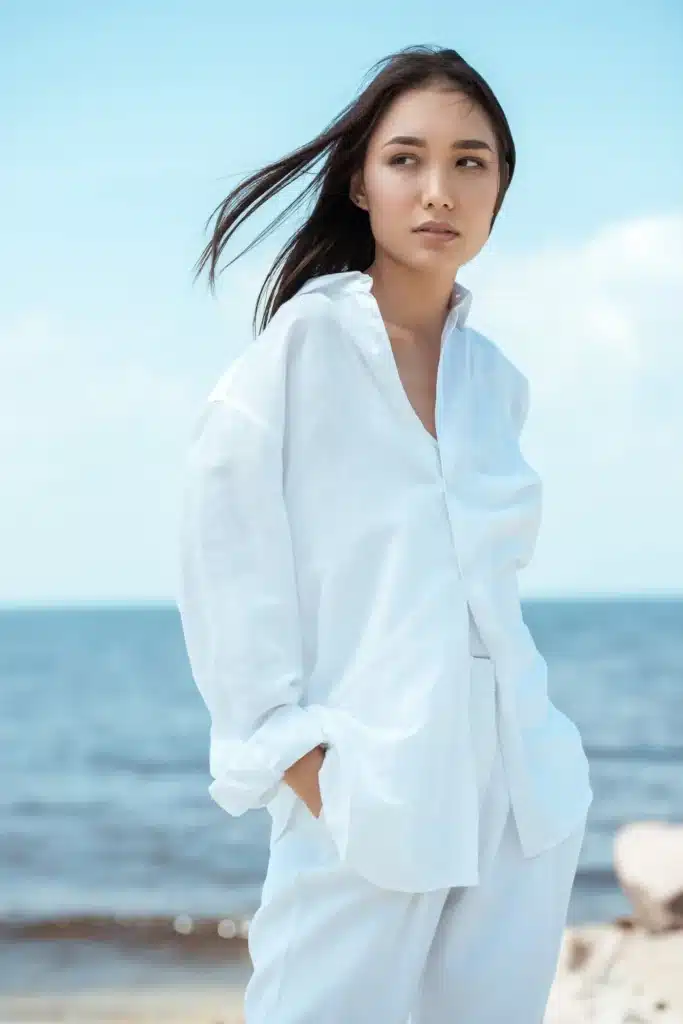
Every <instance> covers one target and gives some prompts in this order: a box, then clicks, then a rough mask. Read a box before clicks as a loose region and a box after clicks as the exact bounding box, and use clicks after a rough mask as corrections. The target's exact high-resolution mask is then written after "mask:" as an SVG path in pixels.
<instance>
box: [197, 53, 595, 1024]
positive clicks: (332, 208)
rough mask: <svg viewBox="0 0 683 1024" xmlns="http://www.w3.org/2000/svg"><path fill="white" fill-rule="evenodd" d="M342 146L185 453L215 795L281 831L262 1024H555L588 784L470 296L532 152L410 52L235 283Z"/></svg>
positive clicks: (447, 73) (460, 83) (515, 390)
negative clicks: (254, 329) (519, 147)
mask: <svg viewBox="0 0 683 1024" xmlns="http://www.w3.org/2000/svg"><path fill="white" fill-rule="evenodd" d="M319 157H322V158H323V163H322V166H321V168H320V170H319V171H318V172H317V175H316V177H315V178H314V180H313V181H312V182H311V184H310V185H309V186H308V188H307V189H306V190H305V192H304V196H306V195H308V194H309V193H312V192H314V191H315V193H316V199H315V203H314V204H313V207H312V211H311V213H310V215H309V216H308V217H307V218H306V219H305V220H304V222H303V224H302V226H301V227H300V228H299V230H298V231H297V232H296V234H295V235H294V236H293V237H292V239H291V241H290V242H289V244H288V245H287V247H286V248H285V249H284V251H283V252H282V254H281V256H280V258H279V259H278V260H277V262H276V264H275V266H274V267H273V270H272V271H271V274H270V275H269V278H268V279H267V281H266V284H265V285H264V288H265V287H266V286H267V284H268V281H269V280H270V279H271V278H272V277H273V275H275V274H276V273H277V280H276V282H275V285H274V287H273V290H272V292H271V294H270V297H269V300H268V303H267V307H266V312H265V315H264V317H263V321H262V324H261V327H262V331H261V333H260V334H259V336H258V337H257V338H256V339H255V340H254V341H253V342H252V343H251V344H250V345H248V346H247V347H246V349H245V351H244V352H243V353H242V354H241V355H240V356H239V357H238V358H237V359H236V360H235V361H234V362H233V363H232V364H231V366H230V367H229V368H228V369H227V370H226V371H225V372H224V373H223V374H222V376H221V377H220V379H219V380H218V382H217V383H216V386H215V388H214V389H213V391H212V392H211V394H210V396H209V400H208V401H207V403H206V405H205V408H204V409H203V411H202V414H201V416H200V417H199V421H198V423H197V426H196V431H195V434H194V436H193V438H192V442H191V448H190V453H189V458H188V463H187V475H186V491H185V499H184V512H183V525H182V560H181V561H182V565H181V574H180V587H179V594H178V603H179V609H180V612H181V617H182V623H183V629H184V633H185V639H186V644H187V649H188V654H189V658H190V661H191V666H192V670H193V674H194V678H195V680H196V683H197V685H198V687H199V690H200V691H201V693H202V695H203V697H204V700H205V701H206V704H207V706H208V708H209V711H210V713H211V742H210V769H211V774H212V776H213V779H214V781H213V782H212V784H211V786H210V792H211V794H212V796H213V798H214V799H215V800H216V801H217V803H218V804H220V805H221V806H222V807H223V808H224V809H225V810H226V811H227V812H228V813H230V814H233V815H239V814H242V813H243V812H245V811H247V810H249V809H252V808H256V807H267V808H268V810H269V811H270V813H271V815H272V819H273V821H272V832H271V840H270V858H269V864H268V871H267V876H266V879H265V882H264V886H263V892H262V898H261V904H260V906H259V908H258V910H257V912H256V914H255V916H254V918H253V921H252V924H251V928H250V932H249V949H250V954H251V958H252V963H253V972H252V976H251V978H250V981H249V984H248V986H247V990H246V994H245V1012H246V1022H247V1024H314V1022H315V1024H323V1022H324V1024H360V1022H365V1021H367V1022H368V1024H369V1022H373V1024H380V1022H381V1024H406V1022H407V1021H408V1020H410V1022H411V1024H446V1022H448V1024H450V1022H452V1021H455V1020H457V1021H458V1024H502V1022H505V1024H538V1022H540V1021H541V1019H542V1017H543V1013H544V1008H545V1005H546V1001H547V997H548V993H549V989H550V985H551V983H552V980H553V976H554V973H555V969H556V964H557V957H558V953H559V947H560V941H561V938H562V932H563V928H564V924H565V921H566V913H567V906H568V902H569V897H570V892H571V887H572V882H573V878H574V875H575V871H576V866H577V861H578V856H579V852H580V848H581V844H582V840H583V835H584V829H585V821H586V814H587V811H588V808H589V805H590V803H591V800H592V791H591V787H590V781H589V771H588V764H587V760H586V757H585V753H584V750H583V746H582V743H581V739H580V736H579V733H578V731H577V729H576V727H575V725H574V724H573V722H571V721H570V720H569V719H568V718H567V717H566V716H565V715H563V714H562V713H561V712H560V711H559V710H558V709H557V708H555V706H554V705H553V704H552V702H551V701H550V700H549V698H548V693H547V685H546V684H547V672H546V663H545V661H544V659H543V658H542V656H541V655H540V653H539V652H538V650H537V649H536V647H535V645H534V642H533V640H532V637H531V635H530V633H529V630H528V629H527V627H526V625H525V622H524V619H523V617H522V613H521V609H520V601H519V593H518V587H517V571H518V570H519V569H520V568H521V567H522V566H524V565H526V564H527V562H528V561H529V559H530V558H531V554H532V551H533V547H534V543H535V539H536V534H537V530H538V525H539V520H540V502H541V482H540V480H539V477H538V475H537V473H536V472H535V471H534V470H533V469H532V468H531V467H530V466H529V464H528V463H527V462H526V461H525V459H524V457H523V455H522V453H521V451H520V447H519V440H518V439H519V434H520V431H521V429H522V425H523V423H524V420H525V417H526V414H527V409H528V382H527V378H526V377H525V376H524V374H523V373H522V372H521V371H520V370H518V369H517V368H516V367H515V366H514V365H513V363H512V362H510V361H509V360H508V359H507V358H506V357H505V356H504V355H503V353H502V352H501V350H500V349H499V348H498V347H497V346H496V345H495V344H494V342H492V341H491V340H489V339H488V338H486V337H485V336H484V335H482V334H481V333H479V332H478V331H476V330H474V329H473V327H472V326H471V324H469V323H468V322H467V321H468V316H469V312H470V306H471V302H472V294H471V292H469V291H468V289H467V288H465V287H464V286H463V285H462V284H460V283H459V282H456V280H455V278H456V274H457V273H458V272H459V270H460V268H461V267H462V266H463V265H464V264H466V263H467V262H468V261H469V260H471V259H472V258H473V257H474V256H475V255H476V254H477V253H478V252H479V251H480V249H481V248H482V246H483V245H484V243H485V242H486V240H487V238H488V236H489V233H490V230H491V227H492V225H493V223H494V221H495V218H496V216H497V214H498V211H499V210H500V207H501V203H502V201H503V198H504V196H505V193H506V191H507V189H508V187H509V184H510V181H511V178H512V175H513V171H514V166H515V149H514V143H513V140H512V137H511V134H510V130H509V126H508V123H507V120H506V118H505V115H504V113H503V111H502V109H501V107H500V105H499V103H498V101H497V100H496V98H495V97H494V95H493V93H492V92H491V90H490V88H489V87H488V85H487V84H486V82H484V80H483V79H482V78H481V76H480V75H479V74H477V72H476V71H474V70H473V69H472V68H471V67H470V66H469V65H468V64H467V63H466V62H465V61H464V60H463V58H462V57H461V56H460V55H459V54H457V53H456V52H455V51H453V50H450V49H441V48H437V47H426V46H418V47H410V48H408V49H405V50H403V51H400V52H399V53H397V54H394V55H392V56H390V57H389V58H386V59H385V61H383V62H382V65H381V66H380V68H379V69H378V70H376V74H375V76H374V77H373V79H372V80H371V82H370V84H369V85H368V86H367V88H366V89H365V90H364V91H363V92H362V94H361V95H360V96H359V97H358V98H357V99H356V100H354V102H353V103H351V104H350V105H349V106H348V107H347V108H346V110H344V111H343V112H342V114H341V115H340V116H339V117H338V118H337V119H336V120H335V121H334V122H333V123H332V124H331V126H330V127H329V128H328V129H327V130H326V131H324V132H323V133H322V134H321V135H319V136H318V137H317V138H316V139H314V140H313V142H311V143H309V144H308V145H306V146H304V147H302V148H301V149H299V150H297V151H296V152H294V153H293V154H291V155H290V156H288V157H286V158H284V159H282V160H281V161H278V162H277V163H275V164H272V165H271V166H268V167H266V168H264V169H263V170H261V171H259V172H258V173H257V174H255V175H253V176H252V177H251V178H249V179H248V180H247V181H246V182H244V183H243V184H242V185H241V186H240V187H239V188H237V189H236V190H235V191H234V192H233V193H232V194H231V195H230V196H228V198H227V199H226V200H225V202H224V203H223V204H222V206H221V207H220V208H219V215H218V217H217V222H216V226H215V230H214V232H213V237H212V239H211V241H210V243H209V245H207V247H206V249H205V250H204V252H203V254H202V257H201V259H200V261H199V264H198V272H199V271H201V270H202V269H203V267H204V266H206V265H207V264H208V265H209V268H210V270H209V279H210V282H211V285H212V287H213V286H214V284H215V267H216V264H217V261H218V258H219V256H220V253H221V251H222V249H223V247H224V246H225V243H226V241H227V240H228V239H229V238H230V236H231V234H232V232H233V231H234V229H235V228H236V226H237V225H238V223H239V222H241V221H242V220H243V218H244V217H245V216H247V215H248V214H249V213H251V212H252V211H253V210H255V209H256V208H257V207H258V206H259V205H260V204H261V202H262V201H263V200H265V199H267V198H270V197H271V196H273V195H275V194H276V193H277V192H279V191H280V190H281V189H282V188H283V187H284V186H285V185H286V184H288V183H289V182H291V181H292V180H294V179H296V178H297V177H298V176H299V175H301V174H302V173H304V171H305V170H306V168H308V167H309V165H311V164H312V163H313V162H315V161H316V160H317V159H318V158H319ZM299 201H300V200H296V201H295V204H293V205H296V203H297V202H299ZM262 295H263V291H262V292H261V295H260V296H259V300H260V299H261V297H262Z"/></svg>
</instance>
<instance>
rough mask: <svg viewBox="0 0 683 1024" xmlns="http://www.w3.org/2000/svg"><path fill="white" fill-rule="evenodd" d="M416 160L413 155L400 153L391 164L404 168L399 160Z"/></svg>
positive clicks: (393, 158) (392, 159)
mask: <svg viewBox="0 0 683 1024" xmlns="http://www.w3.org/2000/svg"><path fill="white" fill-rule="evenodd" d="M414 159H415V158H414V157H413V155H412V154H411V153H399V154H398V155H397V156H393V157H392V158H391V160H390V161H389V164H390V165H393V164H396V165H398V166H404V165H400V164H399V163H398V162H399V160H414Z"/></svg>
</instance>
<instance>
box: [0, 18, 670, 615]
mask: <svg viewBox="0 0 683 1024" xmlns="http://www.w3.org/2000/svg"><path fill="white" fill-rule="evenodd" d="M415 43H436V44H439V45H446V46H451V47H453V48H454V49H456V50H458V51H459V52H460V53H461V54H462V55H463V56H464V57H465V58H466V59H467V60H468V61H469V62H470V63H471V64H473V65H474V67H476V68H477V70H478V71H479V72H480V73H481V74H482V75H483V76H484V77H485V78H486V79H487V81H488V82H489V84H490V85H491V87H492V88H493V90H494V92H495V93H496V95H497V97H498V98H499V100H500V102H501V104H502V106H503V108H504V109H505V112H506V114H507V117H508V120H509V122H510V125H511V128H512V132H513V136H514V139H515V144H516V147H517V159H518V162H517V168H516V171H515V177H514V180H513V182H512V186H511V189H510V191H509V193H508V195H507V197H506V199H505V202H504V204H503V208H502V211H501V213H500V215H499V217H498V219H497V221H496V224H495V226H494V229H493V232H492V235H491V237H490V239H489V241H488V242H487V244H486V246H485V247H484V249H483V250H482V251H481V253H480V254H479V255H478V256H477V257H475V259H474V260H473V261H472V262H471V263H469V264H467V265H466V266H464V267H462V268H461V270H460V271H459V272H458V279H459V280H460V281H462V283H463V284H465V285H466V286H467V287H468V288H470V290H471V291H472V293H473V303H472V308H471V312H470V323H471V325H472V326H473V327H475V328H477V329H478V330H480V331H483V332H484V333H485V334H487V335H488V336H490V337H491V338H492V339H493V340H494V341H495V342H496V343H497V344H498V345H499V346H500V347H501V348H502V349H503V351H504V352H505V353H506V354H507V355H508V356H509V357H510V358H512V359H513V361H515V362H516V363H517V365H519V367H520V368H521V369H522V370H523V371H524V372H525V373H526V374H527V376H528V377H529V379H530V384H531V408H530V413H529V419H528V422H527V426H526V429H525V433H524V440H523V447H524V451H525V454H526V457H527V458H528V460H529V461H530V462H532V464H533V465H534V466H535V467H536V469H537V470H538V471H539V472H540V473H541V475H542V477H543V480H544V512H543V523H542V527H541V532H540V535H539V540H538V544H537V548H536V554H535V557H534V559H533V561H532V563H531V565H530V566H529V567H528V568H526V569H525V570H523V572H522V573H521V574H520V589H521V591H522V595H523V596H525V597H574V596H576V597H580V596H589V595H619V596H622V595H623V596H629V595H638V594H667V593H681V592H682V591H683V536H682V533H683V530H682V528H681V524H683V458H682V456H683V401H682V398H683V390H682V381H683V313H682V310H681V306H682V304H681V296H682V295H683V175H682V173H681V168H682V167H683V137H682V135H681V132H680V130H679V129H678V128H677V127H676V126H677V124H680V104H681V100H682V99H683V62H681V60H680V52H681V46H682V44H683V7H682V6H681V5H680V3H678V0H666V2H665V0H652V2H650V3H648V5H647V6H646V5H644V4H639V3H633V2H631V3H628V2H627V3H624V2H623V0H620V2H617V0H605V2H600V0H593V2H590V3H588V2H585V0H571V2H568V0H554V2H553V3H552V4H548V3H543V2H540V0H539V2H536V3H532V2H528V0H520V2H517V3H515V4H507V3H504V2H503V0H499V2H497V3H492V2H490V0H481V2H477V3H476V4H472V3H469V4H458V3H453V2H449V3H445V2H441V0H431V2H430V0H421V2H420V3H419V4H398V5H397V4H396V3H395V0H391V2H390V0H375V2H373V3H372V4H368V3H366V4H361V3H358V2H357V0H347V2H345V3H344V4H343V5H339V6H338V7H334V6H332V5H327V4H320V3H316V4H313V3H311V2H302V3H297V2H294V3H292V4H282V3H275V2H273V0H261V2H260V3H258V4H251V5H250V4H246V5H242V4H241V5H237V4H227V3H225V2H224V0H223V2H214V0H204V2H202V3H199V4H197V3H196V2H194V3H190V2H189V0H187V2H185V0H183V2H180V0H179V2H171V0H167V2H163V3H162V2H159V0H146V2H145V3H139V0H136V2H126V0H118V2H116V3H112V4H93V3H90V2H88V3H86V2H81V0H79V2H76V0H73V2H69V0H61V2H48V0H5V2H2V3H0V148H1V150H2V152H3V154H4V156H3V159H2V161H0V197H1V198H0V209H1V211H2V216H1V223H2V230H1V231H0V280H1V281H2V287H0V466H1V467H2V489H1V491H0V494H1V497H2V501H1V502H0V538H1V539H0V603H1V604H2V605H3V606H12V605H51V604H60V605H63V604H87V603H110V602H111V603H119V602H135V603H144V602H156V601H162V602H163V601H173V599H174V593H175V587H176V580H177V547H178V524H179V513H180V494H181V487H182V467H183V459H184V455H185V450H186V446H187V443H188V438H189V433H190V430H191V427H192V424H193V421H194V419H195V417H196V416H197V414H198V412H199V410H200V408H201V406H202V404H203V402H204V401H205V399H206V396H207V395H208V393H209V391H210V390H211V388H212V387H213V384H214V382H215V381H216V380H217V379H218V377H219V376H220V374H221V373H222V372H223V369H224V368H225V367H226V366H227V365H228V364H229V362H230V361H231V360H232V358H234V356H235V355H237V354H238V352H239V351H240V350H241V349H242V347H243V346H244V345H245V344H247V343H248V341H249V339H250V338H251V319H252V314H253V310H254V302H255V299H256V295H257V293H258V290H259V288H260V285H261V283H262V281H263V278H264V276H265V274H266V272H267V269H268V267H269V265H270V263H271V262H272V260H273V259H274V256H275V254H276V253H277V251H278V250H279V249H280V247H281V245H282V244H284V241H285V240H286V238H287V237H288V235H289V234H290V233H291V231H292V230H293V229H294V224H293V223H291V222H290V224H289V226H287V225H286V226H285V228H284V229H281V230H279V231H278V232H276V233H275V234H273V235H272V236H270V237H269V238H268V239H267V240H266V241H264V242H263V243H261V244H260V245H259V246H258V247H257V248H256V249H255V250H252V251H251V252H250V253H249V254H248V255H247V256H245V257H243V258H241V259H239V260H238V261H237V262H236V263H235V264H233V265H232V266H231V267H229V268H228V269H227V270H226V271H225V272H224V273H223V274H222V275H221V277H220V278H219V282H218V288H217V293H216V297H215V298H214V297H213V296H212V295H211V294H210V292H209V289H208V285H207V282H206V278H205V277H203V278H200V280H199V281H197V282H194V281H193V271H192V268H193V266H194V263H195V260H196V259H197V257H198V256H199V253H200V251H201V249H202V248H203V246H204V245H205V244H206V242H207V241H208V230H207V227H206V223H207V220H208V218H209V217H210V216H211V214H212V212H213V210H214V209H215V207H216V206H217V205H218V204H219V203H220V201H221V200H222V199H223V198H224V197H225V196H226V195H227V193H228V192H229V191H230V190H231V188H233V187H234V186H235V185H236V184H237V183H238V182H239V180H241V179H242V178H243V177H245V176H246V175H247V174H249V173H251V172H252V171H254V170H256V169H258V168H259V167H261V166H263V165H264V164H266V163H267V162H269V161H271V160H273V159H275V158H277V157H279V156H281V155H283V154H284V153H287V152H290V151H291V150H293V149H295V148H297V147H298V146H300V145H301V144H303V143H304V142H306V141H307V140H308V139H310V138H312V137H313V136H314V135H316V134H317V133H318V132H319V131H320V130H321V129H322V128H323V127H324V126H326V125H327V124H328V123H329V122H330V121H331V120H332V119H333V118H334V117H335V116H336V114H337V113H338V112H339V111H340V110H341V109H342V108H343V107H344V106H346V104H347V103H348V102H350V100H351V99H352V98H353V97H354V96H355V95H357V94H358V93H359V92H360V90H361V88H362V87H363V85H364V84H366V83H367V81H368V78H369V75H370V69H371V68H372V66H373V65H374V64H375V63H376V62H377V61H378V60H380V59H381V58H382V57H385V56H387V55H388V54H389V53H391V52H393V51H394V50H397V49H400V48H401V47H403V46H407V45H410V44H415ZM276 212H277V208H276V207H275V208H274V207H273V206H272V204H271V206H270V207H267V208H266V210H265V211H264V216H259V218H255V219H254V222H253V227H251V228H250V229H249V232H248V233H247V234H240V235H238V236H237V240H236V242H235V244H234V246H233V248H232V249H231V250H230V252H229V254H228V256H227V258H226V259H225V260H224V261H223V265H224V264H225V262H227V259H230V258H232V257H234V256H237V255H238V253H239V252H240V251H241V249H242V248H244V246H245V245H246V244H248V242H249V241H251V239H252V238H253V237H254V235H255V233H256V230H257V229H260V228H262V227H263V226H265V224H266V223H267V222H268V221H269V220H271V219H272V218H273V216H274V215H275V214H276Z"/></svg>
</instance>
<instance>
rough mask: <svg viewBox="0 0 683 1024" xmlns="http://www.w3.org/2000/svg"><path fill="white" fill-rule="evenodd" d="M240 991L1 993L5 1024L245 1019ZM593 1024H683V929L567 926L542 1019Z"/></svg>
mask: <svg viewBox="0 0 683 1024" xmlns="http://www.w3.org/2000/svg"><path fill="white" fill-rule="evenodd" d="M200 974H201V972H200V971H198V975H199V976H200ZM214 977H215V976H214ZM242 994H243V986H242V985H225V986H222V985H219V984H217V983H216V982H215V980H213V979H212V980H211V981H210V982H207V983H204V982H202V981H201V980H199V978H198V980H197V981H196V982H192V983H182V984H178V985H173V984H169V985H163V984H155V985H148V986H144V985H138V984H136V985H129V986H128V987H125V988H103V987H99V988H92V989H87V988H81V989H80V990H78V991H68V992H67V991H61V992H57V991H53V992H42V993H39V994H32V993H29V992H25V993H16V994H15V995H12V996H8V997H5V998H1V997H0V1024H10V1022H19V1021H26V1022H27V1021H31V1022H33V1024H38V1022H41V1024H48V1022H56V1021H69V1022H71V1021H72V1022H88V1024H105V1022H127V1024H162V1022H163V1024H181V1022H182V1024H243V1016H242ZM589 1021H590V1022H591V1024H655V1022H656V1024H683V930H678V931H673V932H668V933H664V934H661V935H651V934H648V933H646V932H644V931H643V930H642V929H640V928H639V927H637V926H635V925H634V924H633V923H632V922H631V921H629V920H627V919H626V920H622V921H621V922H615V923H613V924H595V925H581V926H575V927H570V928H567V929H566V932H565V937H564V943H563V948H562V953H561V956H560V962H559V966H558V973H557V977H556V979H555V984H554V985H553V989H552V991H551V995H550V1000H549V1002H548V1010H547V1013H546V1020H545V1024H588V1022H589ZM274 1024H276V1022H274ZM321 1024H324V1022H321ZM501 1024H503V1022H501Z"/></svg>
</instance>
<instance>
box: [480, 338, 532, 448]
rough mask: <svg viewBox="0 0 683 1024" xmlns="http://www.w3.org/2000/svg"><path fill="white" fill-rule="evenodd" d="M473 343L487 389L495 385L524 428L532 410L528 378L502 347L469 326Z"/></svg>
mask: <svg viewBox="0 0 683 1024" xmlns="http://www.w3.org/2000/svg"><path fill="white" fill-rule="evenodd" d="M465 331H467V332H468V333H469V335H470V340H471V342H472V344H473V346H474V348H475V350H476V351H478V353H479V358H480V360H481V362H482V363H483V373H482V375H481V377H482V379H483V380H484V381H485V382H486V385H485V386H486V387H487V388H490V387H491V385H492V383H495V385H496V388H497V390H498V392H499V394H500V396H501V398H502V400H503V401H504V402H505V403H506V404H507V405H508V407H509V409H510V413H511V415H512V418H513V420H514V422H515V425H516V427H517V429H518V430H521V428H522V427H523V425H524V423H525V421H526V417H527V413H528V409H529V378H528V377H527V375H526V374H525V373H524V371H523V370H521V369H520V367H519V366H517V364H516V363H515V362H514V361H513V360H512V359H511V357H510V356H509V355H507V354H506V352H504V351H503V349H502V347H501V346H500V345H499V344H498V343H497V342H495V341H493V339H492V338H490V337H489V336H488V335H486V334H483V333H482V332H481V331H478V330H475V329H474V328H473V327H469V326H468V327H466V328H465Z"/></svg>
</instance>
